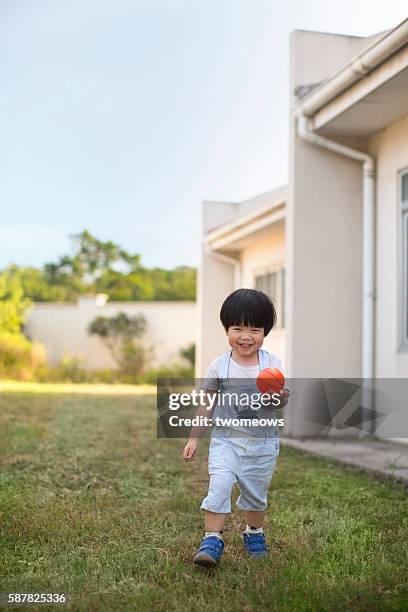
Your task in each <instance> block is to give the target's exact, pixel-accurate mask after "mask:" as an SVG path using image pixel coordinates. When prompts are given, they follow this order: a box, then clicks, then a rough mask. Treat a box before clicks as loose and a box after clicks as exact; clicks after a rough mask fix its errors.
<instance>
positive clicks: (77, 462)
mask: <svg viewBox="0 0 408 612" xmlns="http://www.w3.org/2000/svg"><path fill="white" fill-rule="evenodd" d="M59 391H60V393H51V392H48V393H44V394H42V393H39V392H38V389H35V390H32V389H31V391H30V392H24V393H21V392H3V393H2V394H1V395H0V428H1V439H2V445H1V449H0V463H1V475H0V520H1V531H2V533H1V550H0V590H2V591H23V592H61V591H65V592H68V593H70V596H71V599H70V603H69V605H67V606H66V607H63V608H61V609H70V610H84V611H85V610H86V611H90V610H97V611H102V612H103V611H105V610H112V611H113V610H114V611H121V612H122V611H126V610H137V611H139V610H143V611H150V610H154V611H156V610H159V611H160V610H163V611H175V610H181V611H184V610H186V611H187V610H188V611H195V610H203V609H208V610H211V611H212V612H216V611H218V610H223V611H225V610H231V611H234V612H235V611H236V610H237V611H238V610H240V611H251V610H279V611H281V610H282V611H285V610H296V611H302V610H346V609H351V610H369V611H372V610H407V609H408V587H407V575H408V562H407V542H408V504H407V500H408V495H407V491H406V490H404V488H402V487H401V486H400V485H396V484H393V483H391V482H380V481H377V480H375V479H374V477H371V476H368V475H366V474H364V473H359V472H356V471H353V470H351V469H347V468H344V467H340V466H338V465H335V464H332V463H330V462H328V461H326V460H323V459H318V458H315V457H309V456H307V455H303V454H301V453H299V452H296V451H294V450H291V449H289V448H287V447H286V448H283V449H282V451H281V455H280V458H279V461H278V469H277V471H276V472H275V476H274V480H273V485H272V487H271V491H270V495H269V509H268V521H267V531H268V534H269V539H270V548H271V554H270V556H269V557H268V558H267V559H258V560H253V559H250V558H248V557H246V556H245V554H244V551H243V549H242V544H241V539H240V535H239V532H240V529H241V528H242V527H243V517H242V516H241V515H240V514H239V512H238V511H236V512H234V514H233V515H231V517H230V519H229V521H228V524H227V529H226V533H225V541H226V551H225V554H224V557H223V560H222V564H221V565H220V566H219V567H218V568H217V569H216V570H215V571H210V570H205V569H203V568H199V567H195V566H193V565H192V564H191V557H192V554H193V552H194V550H195V548H196V547H197V545H198V544H199V541H200V537H201V534H202V513H201V511H200V510H199V505H200V502H201V499H202V497H203V496H204V494H205V493H206V484H207V474H206V466H205V463H206V452H205V446H206V444H205V442H204V443H203V447H202V448H201V449H200V454H199V457H198V458H197V461H195V462H193V463H191V464H184V463H183V462H182V461H181V459H180V453H181V449H182V446H183V442H182V440H158V439H156V433H155V431H156V430H155V397H154V396H153V395H146V394H136V395H126V394H121V393H119V392H116V393H115V395H112V396H109V395H108V394H107V393H106V392H105V393H104V394H101V395H95V394H94V395H91V394H87V395H86V394H80V393H77V394H72V393H69V394H62V393H61V390H59ZM19 609H24V608H19ZM28 609H31V610H33V609H35V608H33V607H30V608H28ZM38 609H41V610H45V609H55V608H50V607H48V606H47V607H46V606H42V607H41V608H38ZM57 609H58V608H57Z"/></svg>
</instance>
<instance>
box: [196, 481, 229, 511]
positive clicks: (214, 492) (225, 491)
mask: <svg viewBox="0 0 408 612" xmlns="http://www.w3.org/2000/svg"><path fill="white" fill-rule="evenodd" d="M234 482H236V479H235V476H234V475H232V474H212V475H211V477H210V486H209V488H208V495H207V497H206V498H205V499H204V500H203V503H202V504H201V508H202V510H208V511H209V512H220V513H228V512H231V491H232V487H233V485H234Z"/></svg>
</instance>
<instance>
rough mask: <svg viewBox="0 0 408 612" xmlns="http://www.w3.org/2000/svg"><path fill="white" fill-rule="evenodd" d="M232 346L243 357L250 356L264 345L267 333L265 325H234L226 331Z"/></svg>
mask: <svg viewBox="0 0 408 612" xmlns="http://www.w3.org/2000/svg"><path fill="white" fill-rule="evenodd" d="M226 333H227V336H228V341H229V344H230V347H231V348H232V349H234V351H236V352H237V354H238V355H242V356H243V357H250V356H251V355H252V354H253V353H256V351H257V350H258V349H259V348H260V347H261V346H262V344H263V341H264V338H265V333H264V328H263V327H246V326H245V325H232V326H231V327H229V328H228V331H227V332H226Z"/></svg>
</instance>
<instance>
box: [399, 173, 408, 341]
mask: <svg viewBox="0 0 408 612" xmlns="http://www.w3.org/2000/svg"><path fill="white" fill-rule="evenodd" d="M404 176H408V167H406V168H403V169H401V170H399V172H398V225H399V232H398V233H399V249H398V264H399V265H398V311H399V312H398V318H399V326H398V327H399V342H398V345H399V346H398V350H399V352H408V199H406V200H403V199H402V182H403V177H404Z"/></svg>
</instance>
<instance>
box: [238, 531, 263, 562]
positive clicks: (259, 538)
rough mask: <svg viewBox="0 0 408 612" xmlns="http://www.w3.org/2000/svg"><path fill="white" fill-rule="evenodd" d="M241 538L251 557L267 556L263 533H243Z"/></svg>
mask: <svg viewBox="0 0 408 612" xmlns="http://www.w3.org/2000/svg"><path fill="white" fill-rule="evenodd" d="M242 537H243V538H244V546H245V548H246V550H247V552H248V553H249V554H250V555H251V557H265V555H267V554H268V547H267V545H266V537H265V534H264V533H263V532H261V533H250V532H248V531H244V533H243V534H242Z"/></svg>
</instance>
